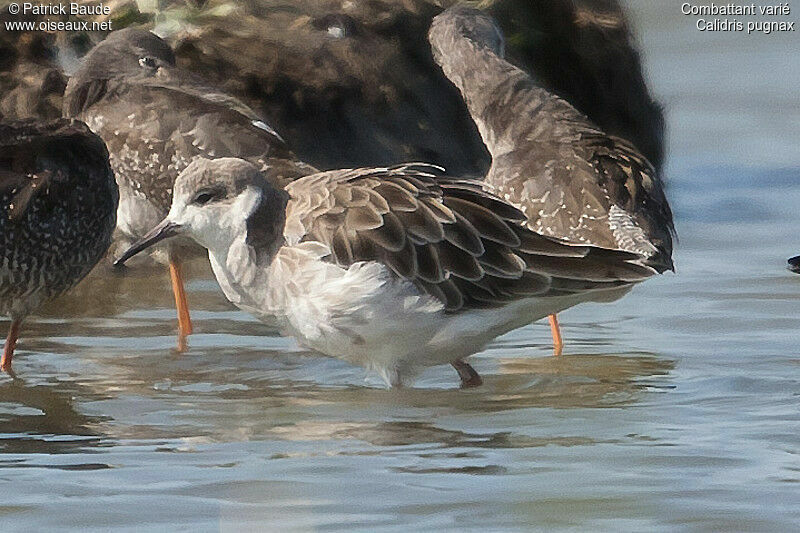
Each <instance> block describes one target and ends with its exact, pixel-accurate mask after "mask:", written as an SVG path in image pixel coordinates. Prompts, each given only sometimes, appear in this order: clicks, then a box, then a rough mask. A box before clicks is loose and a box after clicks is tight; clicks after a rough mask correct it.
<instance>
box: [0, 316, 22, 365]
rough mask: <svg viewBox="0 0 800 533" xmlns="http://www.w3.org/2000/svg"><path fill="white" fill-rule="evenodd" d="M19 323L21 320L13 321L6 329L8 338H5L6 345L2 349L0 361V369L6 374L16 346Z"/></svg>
mask: <svg viewBox="0 0 800 533" xmlns="http://www.w3.org/2000/svg"><path fill="white" fill-rule="evenodd" d="M21 322H22V321H21V320H13V321H12V322H11V327H10V328H8V337H6V345H5V347H4V348H3V358H2V359H0V369H2V370H4V371H6V372H11V359H12V358H13V357H14V348H16V346H17V339H18V338H19V325H20V323H21Z"/></svg>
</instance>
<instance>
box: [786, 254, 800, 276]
mask: <svg viewBox="0 0 800 533" xmlns="http://www.w3.org/2000/svg"><path fill="white" fill-rule="evenodd" d="M788 268H789V270H791V271H792V272H794V273H795V274H800V255H797V256H795V257H792V258H791V259H789V266H788Z"/></svg>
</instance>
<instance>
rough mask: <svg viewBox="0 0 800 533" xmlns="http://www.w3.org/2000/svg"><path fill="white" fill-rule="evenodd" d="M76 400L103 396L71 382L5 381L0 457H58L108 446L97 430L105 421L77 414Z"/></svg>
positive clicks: (1, 392) (1, 389)
mask: <svg viewBox="0 0 800 533" xmlns="http://www.w3.org/2000/svg"><path fill="white" fill-rule="evenodd" d="M78 397H81V398H82V399H85V400H89V399H95V400H97V399H101V398H103V397H104V395H103V394H102V393H99V392H97V391H94V390H92V389H91V388H88V387H85V386H83V385H80V384H78V383H75V382H74V381H58V382H55V383H41V382H37V383H34V384H26V382H25V380H23V379H20V378H15V379H12V378H5V380H4V381H3V382H2V383H0V453H7V454H23V453H25V454H41V453H47V454H60V453H71V452H85V451H87V450H90V449H92V448H100V447H103V446H111V445H112V443H111V441H110V440H109V439H108V438H107V436H105V435H104V434H103V433H102V432H101V431H100V430H99V426H100V425H101V424H102V423H104V422H106V421H107V420H108V417H105V416H90V415H86V414H83V413H81V412H80V410H79V409H78V407H77V406H76V404H77V399H76V398H78ZM0 466H6V464H4V463H2V462H0Z"/></svg>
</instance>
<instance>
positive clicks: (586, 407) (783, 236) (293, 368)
mask: <svg viewBox="0 0 800 533" xmlns="http://www.w3.org/2000/svg"><path fill="white" fill-rule="evenodd" d="M670 4H674V5H670ZM678 5H679V4H678V3H672V2H660V3H648V4H645V3H643V2H642V3H635V4H634V5H633V6H632V7H633V15H634V16H635V20H636V23H637V27H638V29H639V37H640V41H641V44H642V46H643V47H644V49H645V54H646V59H647V69H648V75H649V76H650V78H651V80H652V83H653V86H654V89H655V92H656V93H657V94H658V96H659V97H660V98H661V99H662V100H663V101H664V103H665V106H666V110H667V112H668V117H669V123H670V126H671V130H670V148H671V150H670V153H671V156H670V161H669V168H668V175H669V178H670V190H669V195H670V197H671V201H672V204H673V207H674V209H675V211H676V217H677V223H678V231H679V233H680V237H681V238H680V244H679V248H678V251H677V254H676V264H677V267H678V273H677V274H676V275H666V276H663V277H662V278H661V279H657V280H653V281H650V282H647V283H645V284H644V285H642V286H640V287H638V288H636V289H635V290H634V291H633V292H632V294H630V295H629V296H628V297H626V298H625V299H623V300H621V301H619V302H617V303H615V304H611V305H585V306H581V307H578V308H575V309H572V310H570V311H567V312H565V313H564V314H563V315H562V317H561V318H562V321H563V326H564V334H565V337H566V342H567V347H566V354H565V356H563V357H560V358H554V357H550V356H549V353H550V337H549V329H548V327H547V325H546V324H545V323H540V324H535V325H533V326H530V327H527V328H523V329H521V330H519V331H516V332H513V333H511V334H509V335H507V336H505V337H503V338H501V339H499V340H497V341H496V342H495V343H493V344H492V345H491V346H490V347H489V348H488V349H487V350H486V351H484V352H482V353H480V354H479V355H477V356H475V357H474V358H473V364H474V366H475V367H476V368H477V369H478V371H479V372H481V373H482V374H483V376H484V377H485V381H486V383H485V385H484V386H483V387H481V388H478V389H474V390H468V391H462V390H459V389H458V388H457V386H456V385H457V378H456V375H455V373H454V372H453V371H452V369H450V368H445V367H439V368H434V369H431V370H429V371H428V372H427V373H425V374H424V375H423V376H422V377H421V379H420V380H419V381H418V382H417V384H416V388H413V389H406V390H384V389H382V388H381V387H380V382H379V381H378V379H377V378H375V377H373V376H365V374H364V372H363V371H362V370H360V369H357V368H353V367H351V366H349V365H347V364H345V363H341V362H338V361H335V360H329V359H323V358H320V357H316V356H314V355H313V354H310V353H307V352H305V351H303V350H300V349H299V348H297V347H296V345H295V344H294V343H293V342H292V341H290V340H287V339H283V338H280V337H277V336H274V335H273V334H272V333H270V331H269V330H267V328H266V327H265V326H262V325H261V324H260V323H258V322H256V321H254V320H253V319H251V318H250V317H249V316H248V315H246V314H244V313H242V312H239V311H237V310H234V309H232V308H231V307H230V306H229V305H228V304H227V302H226V301H225V300H224V298H223V297H222V295H221V293H220V292H219V290H218V289H217V286H216V283H215V282H214V281H213V280H212V279H210V278H209V277H208V272H207V271H205V270H204V269H203V267H202V265H201V267H200V272H199V275H195V276H193V278H192V281H191V282H190V284H189V290H190V295H189V296H190V302H191V305H192V307H193V310H194V315H193V316H194V319H195V326H196V331H197V333H196V334H195V335H193V336H192V337H191V341H190V342H191V348H190V350H189V352H188V353H185V354H182V355H179V354H177V353H175V352H173V351H172V347H173V345H174V342H175V338H174V327H175V326H174V311H173V307H172V306H173V302H172V296H171V293H170V292H169V285H168V279H167V277H166V273H165V272H162V271H161V270H160V269H156V270H140V271H137V272H132V273H131V274H132V275H130V276H126V277H120V276H114V275H109V274H108V273H102V274H100V275H96V276H94V277H93V278H92V279H90V280H87V282H85V283H83V284H82V285H81V286H79V287H78V289H77V290H76V291H75V292H74V293H72V294H71V295H70V296H68V297H65V298H63V299H62V300H60V301H59V302H56V303H55V304H54V305H52V306H51V307H50V308H48V309H47V310H45V311H44V312H42V313H41V315H40V316H38V317H35V318H33V319H31V320H30V321H29V323H28V325H27V328H26V330H25V336H24V339H23V341H22V343H21V344H20V348H19V353H18V357H17V359H16V360H15V365H16V366H15V370H16V372H17V374H18V377H17V379H11V378H8V377H0V479H1V480H2V486H3V490H2V498H0V524H2V525H3V527H4V528H5V529H6V530H8V529H9V528H12V529H22V530H29V531H34V530H42V529H55V528H58V529H59V530H70V529H80V530H104V529H107V528H109V527H111V526H121V527H124V528H127V529H131V530H137V531H140V530H145V529H158V530H161V529H179V530H193V531H194V530H230V531H240V530H248V529H253V530H255V529H262V530H263V529H267V528H271V529H289V528H290V529H295V530H325V531H328V530H338V529H347V530H359V529H360V530H374V529H376V528H379V527H380V528H383V529H387V530H406V529H408V528H416V529H419V528H424V529H434V528H435V529H440V528H451V529H482V530H520V529H547V530H556V529H570V530H587V529H591V530H598V529H600V530H639V531H640V530H652V529H656V530H666V531H676V530H677V531H682V530H686V531H697V530H699V531H702V530H718V531H719V530H773V531H788V530H791V529H796V528H798V527H800V406H799V405H800V355H798V344H799V343H800V334H798V331H800V322H799V321H798V317H800V276H793V275H791V274H789V273H788V272H787V271H786V270H784V264H785V259H786V257H787V256H789V255H792V254H793V253H800V235H798V225H797V220H798V209H800V170H799V169H800V150H798V146H800V106H798V93H797V87H798V86H800V63H799V62H798V61H797V57H798V52H800V44H799V43H798V38H797V34H796V33H795V34H792V35H785V34H783V35H772V36H758V37H747V36H744V35H741V34H737V35H713V36H712V35H708V34H701V33H699V32H696V31H694V29H693V22H692V21H691V20H687V19H686V18H684V17H682V16H681V15H679V13H678ZM796 7H797V8H798V9H800V6H796ZM6 325H7V324H6V323H3V324H2V326H3V327H5V326H6Z"/></svg>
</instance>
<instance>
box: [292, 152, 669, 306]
mask: <svg viewBox="0 0 800 533" xmlns="http://www.w3.org/2000/svg"><path fill="white" fill-rule="evenodd" d="M438 174H439V173H438V170H437V169H435V168H434V167H426V166H422V165H406V166H400V167H391V168H376V169H354V170H349V169H348V170H338V171H331V172H324V173H320V174H316V175H314V176H308V177H306V178H302V179H300V180H298V181H297V182H295V183H293V184H291V185H289V186H288V187H287V191H288V192H289V194H290V196H291V197H292V200H291V201H290V203H289V205H288V207H287V228H302V229H303V231H302V233H301V234H288V235H287V240H288V241H289V244H293V243H297V242H301V241H319V242H322V243H324V244H326V245H328V246H329V247H330V249H331V255H330V256H329V258H330V260H331V261H333V262H336V263H337V264H339V265H341V266H349V265H351V264H353V263H355V262H357V261H379V262H381V263H383V264H385V265H386V266H387V267H388V268H390V269H391V270H392V271H393V272H394V273H395V274H396V275H397V276H399V277H401V278H403V279H408V280H410V281H412V282H414V283H415V284H416V285H417V286H418V287H419V288H420V289H421V290H423V291H425V292H426V293H427V294H430V295H432V296H434V297H436V298H438V299H439V300H441V301H442V302H443V303H444V304H445V308H446V309H447V310H448V311H450V312H455V311H458V310H461V309H469V308H485V307H492V306H497V305H503V304H505V303H507V302H510V301H514V300H518V299H521V298H527V297H531V296H554V295H563V294H575V293H578V292H581V291H591V290H598V289H607V288H614V287H616V286H618V285H626V284H630V283H634V282H637V281H641V280H642V279H644V278H645V277H648V276H650V275H653V274H655V271H654V270H653V269H651V268H649V267H646V266H642V265H640V264H637V263H636V262H635V261H636V260H639V259H640V257H639V256H637V255H636V254H631V253H627V252H619V251H616V250H608V249H603V248H597V247H593V246H576V245H570V244H567V243H564V242H562V241H559V240H558V239H554V238H550V237H546V236H543V235H539V234H537V233H534V232H532V231H531V230H529V229H527V228H526V227H525V226H524V225H523V224H524V221H525V217H524V215H523V214H522V213H521V212H520V211H519V210H517V209H516V208H514V207H513V206H511V205H510V204H508V203H506V202H504V201H503V200H501V199H500V198H498V197H497V196H495V195H493V194H491V193H490V192H487V191H485V190H484V189H483V187H482V185H481V184H480V183H479V182H473V181H469V180H453V179H450V178H447V177H444V176H440V175H438Z"/></svg>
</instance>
